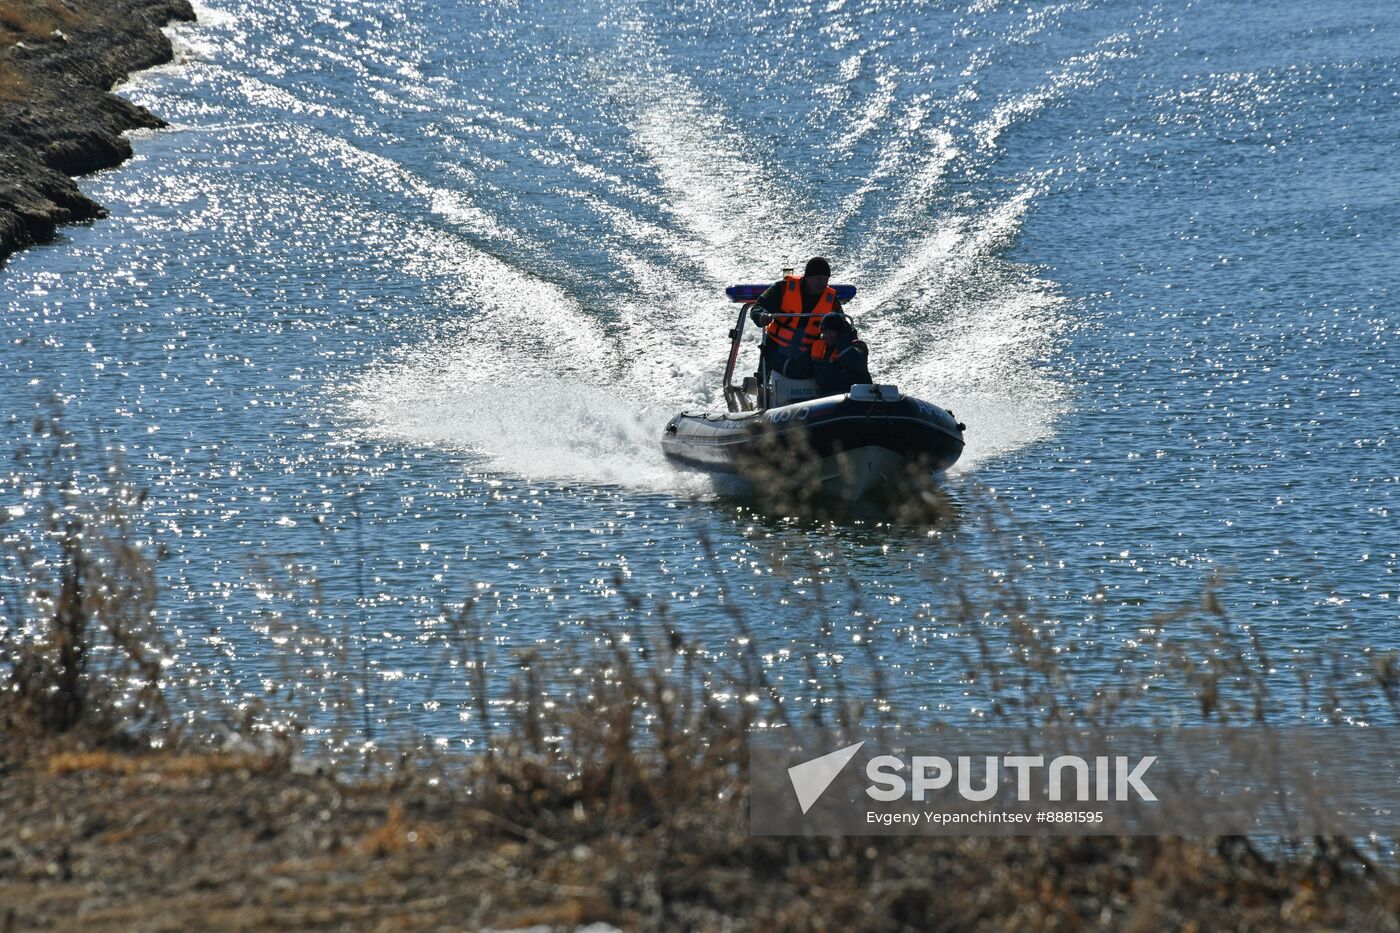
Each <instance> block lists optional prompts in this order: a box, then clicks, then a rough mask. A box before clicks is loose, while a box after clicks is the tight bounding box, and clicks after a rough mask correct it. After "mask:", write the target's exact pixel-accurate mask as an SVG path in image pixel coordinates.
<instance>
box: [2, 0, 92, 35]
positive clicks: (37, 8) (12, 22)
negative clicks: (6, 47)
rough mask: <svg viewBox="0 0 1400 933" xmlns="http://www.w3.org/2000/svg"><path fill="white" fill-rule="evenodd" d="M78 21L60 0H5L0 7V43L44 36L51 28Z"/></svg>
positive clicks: (79, 20) (52, 29)
mask: <svg viewBox="0 0 1400 933" xmlns="http://www.w3.org/2000/svg"><path fill="white" fill-rule="evenodd" d="M81 22H82V17H81V16H80V15H79V14H78V13H76V12H75V11H73V10H71V9H69V7H68V5H67V4H65V3H64V2H63V0H5V5H4V6H3V7H0V43H3V44H10V43H14V42H18V41H20V40H22V39H47V38H50V37H52V36H53V31H54V30H55V29H64V28H70V29H71V28H72V27H74V26H76V25H78V24H79V23H81Z"/></svg>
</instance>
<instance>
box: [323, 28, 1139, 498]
mask: <svg viewBox="0 0 1400 933" xmlns="http://www.w3.org/2000/svg"><path fill="white" fill-rule="evenodd" d="M1087 6H1088V4H1085V3H1066V4H1061V5H1058V6H1052V7H1047V8H1045V9H1044V10H1041V11H1038V12H1036V13H1035V14H1033V15H1028V16H1027V17H1025V18H1024V19H1020V18H1017V17H1014V16H1007V15H1004V13H1005V11H1002V12H1000V13H999V12H998V11H997V10H995V9H994V7H995V5H992V6H990V7H989V6H988V5H986V4H982V5H976V6H974V7H973V8H971V9H969V10H965V11H961V12H957V13H956V19H955V21H954V22H952V23H950V24H947V25H948V26H949V27H950V28H947V29H945V30H942V31H941V32H939V33H938V34H939V35H941V36H946V37H951V38H945V39H941V40H939V41H941V42H943V43H944V44H943V45H941V46H940V45H937V44H935V45H934V46H933V51H932V53H931V54H922V53H920V54H915V53H914V51H911V50H910V49H905V48H902V47H901V46H899V45H898V44H897V43H892V42H891V41H890V40H889V39H888V36H889V35H891V33H890V31H889V29H888V22H887V21H886V20H887V18H888V15H889V14H887V13H886V14H880V13H876V12H870V11H869V10H856V11H846V10H842V9H836V8H833V9H832V10H829V11H828V14H829V15H828V16H827V18H826V20H824V24H823V25H822V26H821V28H820V29H819V30H805V29H804V27H803V24H802V23H801V22H794V23H778V24H776V25H775V24H773V23H772V22H771V21H770V20H768V19H765V18H763V17H758V19H757V20H756V21H755V22H754V23H744V22H742V21H739V22H735V23H728V24H727V25H725V24H723V23H721V24H716V29H721V27H722V28H723V29H728V30H730V31H731V32H732V35H728V36H727V37H726V35H725V34H721V35H719V37H718V38H717V39H715V41H716V43H717V47H715V48H710V49H709V50H708V53H707V54H705V55H701V54H700V53H699V52H695V51H688V50H687V48H686V47H685V46H683V45H681V46H676V45H668V44H667V40H666V39H664V38H663V37H668V36H673V35H678V34H680V32H677V30H675V29H672V28H671V25H670V24H667V23H665V22H661V21H659V20H658V17H662V16H665V15H669V14H667V13H665V12H657V11H655V10H654V9H653V8H648V9H645V10H644V9H641V8H617V9H615V10H614V11H613V12H611V13H610V14H609V15H608V16H605V17H604V19H603V21H602V22H600V23H598V24H597V32H596V33H594V34H591V35H585V36H584V38H582V39H578V40H575V41H578V42H580V43H583V44H584V45H586V49H585V50H586V51H587V52H588V55H586V56H580V58H581V59H582V60H586V61H588V62H589V64H588V65H587V66H585V67H584V68H583V69H581V70H579V71H578V72H577V73H574V74H572V75H571V76H570V77H569V78H567V79H560V80H561V81H564V82H566V85H565V86H567V87H568V88H571V89H572V90H573V91H574V92H576V93H577V94H579V95H580V100H579V101H578V102H576V108H578V109H583V108H586V109H587V111H588V114H589V115H590V117H591V119H592V120H593V123H592V124H591V125H593V126H594V132H595V137H596V138H585V137H584V136H583V134H582V132H581V130H580V127H581V126H584V125H585V121H582V120H581V119H579V118H578V114H576V113H570V112H561V111H560V110H558V109H555V110H550V109H549V108H548V107H541V108H539V109H537V110H536V111H534V112H529V113H518V114H514V117H513V118H512V119H511V120H506V119H504V118H502V119H500V120H498V121H497V124H496V127H495V129H494V130H493V133H494V134H495V137H497V138H493V139H492V140H491V142H492V144H493V145H496V146H498V147H501V146H504V147H507V149H508V151H506V152H504V153H503V154H501V155H500V157H499V159H498V161H501V162H502V164H509V163H511V162H512V160H514V164H513V169H514V171H513V172H512V173H510V175H509V176H502V177H493V176H492V174H491V173H489V172H482V171H468V170H466V169H460V170H456V169H449V170H447V171H446V174H447V175H448V176H454V175H455V176H456V177H458V178H468V179H471V181H472V184H473V190H472V194H471V196H470V197H468V196H467V195H465V194H461V193H459V192H454V191H451V190H450V188H447V187H442V186H439V187H434V186H432V185H427V186H426V189H425V190H424V191H420V194H421V195H422V196H423V197H425V198H427V200H428V203H429V206H430V209H431V210H433V211H435V212H436V213H437V215H438V216H439V217H440V218H441V219H442V220H443V222H444V223H445V225H446V226H447V227H448V229H447V230H446V231H444V230H443V229H441V228H440V227H438V228H431V227H422V228H419V229H417V230H416V232H415V235H414V236H412V237H409V238H407V240H406V244H405V252H404V262H405V268H406V271H410V272H412V273H413V274H414V275H417V276H419V277H420V278H421V279H422V280H423V281H425V282H429V283H432V292H433V294H435V295H436V296H437V301H438V303H439V308H440V310H441V311H442V313H443V317H444V318H445V320H446V323H443V324H440V326H439V330H438V333H437V334H435V336H433V337H432V338H431V339H430V340H429V341H427V342H426V343H423V344H420V345H418V346H416V347H414V348H410V349H408V350H406V351H400V352H399V353H397V354H396V355H395V356H394V357H393V358H392V359H390V360H388V361H385V362H382V363H380V364H379V365H376V366H374V367H372V368H370V369H369V370H367V371H366V372H365V373H364V374H363V375H362V377H361V378H360V379H359V380H358V382H357V384H356V385H355V386H353V387H352V390H351V393H350V399H351V401H350V408H351V411H352V413H353V414H354V415H355V417H356V418H357V419H358V420H359V421H360V423H362V424H363V425H365V426H366V427H367V428H368V429H369V431H370V432H371V433H373V434H378V435H381V436H384V435H387V436H393V437H397V438H401V439H405V440H409V441H412V442H414V443H424V444H435V445H444V446H449V447H453V448H460V449H467V450H471V451H474V452H475V453H476V454H478V455H480V456H481V457H482V459H483V462H484V465H485V466H486V467H487V468H489V469H499V470H502V471H506V472H510V473H513V474H517V475H520V476H522V477H525V478H527V479H541V480H583V481H592V482H599V483H619V484H624V485H629V486H635V487H639V488H647V489H687V488H690V480H689V479H687V478H685V477H683V476H682V475H680V474H677V473H674V472H673V471H672V470H671V469H670V468H668V466H667V465H666V463H665V461H664V460H663V459H662V457H661V455H660V453H659V449H658V443H657V435H658V430H659V427H660V425H661V424H662V423H663V422H664V420H665V418H666V417H668V416H669V415H670V414H672V413H674V411H675V410H676V409H677V408H678V407H680V406H683V405H690V406H701V405H713V404H715V400H716V392H715V389H716V388H717V382H718V380H719V373H720V370H721V367H722V365H723V359H724V355H725V343H726V342H725V338H724V335H725V333H726V332H727V331H728V329H729V327H731V326H732V320H733V318H732V315H733V314H734V310H733V309H732V308H731V307H729V306H726V304H725V303H724V301H723V298H722V289H723V287H724V286H725V285H727V284H730V283H732V282H735V281H770V280H772V279H774V278H776V275H777V272H778V270H779V268H781V267H783V266H791V265H799V264H800V263H801V261H802V260H803V259H805V258H806V257H807V256H809V255H812V254H817V253H824V254H827V255H830V256H832V258H833V259H834V260H835V262H836V265H837V278H838V280H842V281H850V282H852V283H853V284H855V285H857V286H858V287H859V289H860V295H859V297H858V299H857V301H856V302H855V303H854V305H853V306H852V308H851V312H852V315H853V317H854V318H855V320H856V323H857V326H858V327H860V329H861V331H862V335H863V336H864V337H865V339H866V340H867V342H868V343H869V344H870V346H871V348H872V358H871V359H872V369H873V370H874V371H875V373H876V376H877V380H879V381H884V382H896V383H898V384H899V385H900V386H901V387H902V388H903V389H905V390H906V391H908V392H909V393H911V394H914V395H917V396H919V397H922V398H927V399H929V400H932V401H935V402H937V403H939V404H941V405H944V406H946V407H949V408H952V409H953V410H954V411H956V413H957V416H958V418H959V420H962V421H964V422H966V423H967V424H968V426H969V430H968V446H967V448H966V451H965V454H964V456H963V459H962V461H961V462H960V464H959V466H958V467H957V468H956V469H958V470H968V469H975V468H976V467H977V466H978V465H979V464H983V463H987V462H989V461H992V460H994V459H995V458H998V457H1002V456H1005V455H1007V454H1009V453H1011V452H1014V451H1016V450H1018V449H1021V448H1024V447H1025V446H1027V445H1029V444H1032V443H1034V442H1036V441H1038V440H1041V439H1043V438H1045V437H1047V436H1049V435H1050V434H1052V433H1053V430H1054V423H1055V420H1056V418H1057V417H1058V415H1059V414H1060V413H1061V412H1063V411H1064V410H1065V408H1066V406H1068V405H1069V404H1071V389H1070V383H1069V378H1068V376H1067V375H1066V374H1065V373H1063V372H1062V371H1061V370H1060V368H1059V367H1058V365H1057V360H1056V353H1057V350H1058V347H1059V345H1060V341H1062V340H1063V337H1064V334H1065V332H1066V331H1067V329H1068V327H1069V326H1070V322H1071V320H1072V303H1071V302H1070V301H1069V300H1068V299H1067V298H1066V297H1065V296H1064V295H1063V294H1062V293H1061V291H1060V290H1059V288H1058V287H1057V285H1056V284H1055V283H1054V282H1052V281H1049V280H1047V279H1044V278H1042V277H1041V276H1040V275H1039V274H1038V273H1037V272H1036V271H1035V270H1034V269H1033V268H1031V267H1029V266H1027V265H1026V264H1025V263H1021V262H1016V261H1013V260H1012V259H1010V258H1008V253H1009V251H1010V250H1011V249H1012V247H1014V245H1015V243H1016V240H1017V238H1018V236H1019V234H1020V232H1021V230H1022V227H1023V225H1024V223H1025V222H1026V219H1027V218H1028V217H1029V216H1031V214H1032V211H1033V209H1034V206H1035V204H1036V203H1037V201H1038V199H1039V198H1040V197H1041V196H1042V195H1043V194H1044V193H1045V192H1046V191H1047V190H1049V189H1050V188H1051V187H1052V186H1053V184H1054V179H1053V172H1051V171H1049V170H1046V169H1020V170H1016V171H1015V174H1012V175H1008V171H1009V170H1008V167H1007V166H1006V165H1005V164H1004V163H1003V158H1004V151H1003V148H1002V147H1003V138H1004V137H1005V136H1007V135H1008V133H1009V132H1010V131H1011V129H1012V128H1013V127H1015V126H1018V125H1021V124H1025V123H1027V122H1030V121H1033V120H1035V119H1037V118H1038V117H1039V116H1040V115H1042V114H1044V113H1045V112H1047V111H1049V110H1050V109H1052V107H1053V105H1055V104H1056V103H1057V102H1060V101H1063V100H1065V99H1067V98H1069V97H1071V96H1072V95H1073V94H1074V93H1075V92H1076V91H1077V90H1078V89H1081V88H1085V87H1092V86H1093V85H1094V84H1095V83H1097V82H1098V81H1100V80H1102V79H1103V77H1104V76H1106V75H1107V74H1108V71H1109V69H1110V68H1112V66H1113V63H1114V62H1115V61H1116V60H1118V59H1119V58H1122V57H1126V56H1130V55H1131V54H1132V49H1133V46H1134V43H1135V42H1137V41H1139V37H1137V36H1135V35H1133V34H1118V35H1113V36H1103V37H1100V38H1099V39H1097V40H1093V39H1090V40H1087V41H1088V44H1087V46H1080V47H1077V48H1075V49H1074V51H1073V52H1072V53H1071V54H1057V55H1056V56H1055V57H1052V58H1046V59H1045V61H1044V64H1043V66H1042V67H1041V68H1040V70H1039V71H1033V70H1030V69H1029V68H1024V67H1021V66H1020V65H1019V63H1018V60H1017V56H1021V55H1031V54H1032V53H1038V54H1042V55H1044V54H1045V52H1044V49H1042V48H1041V47H1040V46H1039V45H1037V43H1038V42H1039V41H1040V39H1041V38H1043V37H1044V36H1046V35H1052V34H1054V33H1055V32H1056V30H1057V29H1058V28H1059V27H1060V26H1062V25H1066V24H1068V23H1069V22H1070V21H1071V20H1072V19H1073V17H1074V16H1075V15H1076V13H1077V12H1079V11H1082V10H1083V9H1085V8H1086V7H1087ZM878 7H879V5H878V4H877V5H876V8H878ZM872 9H875V8H872ZM940 15H941V14H940ZM949 15H952V14H949ZM979 16H980V17H983V19H984V20H985V22H982V21H979V20H978V17H979ZM882 17H883V18H882ZM739 19H740V20H742V17H740V18H739ZM799 19H800V16H799ZM726 22H727V21H726ZM959 24H961V26H962V27H964V28H962V29H961V30H960V29H958V28H951V27H953V26H957V25H959ZM973 24H979V25H977V28H976V29H973V28H970V26H971V25H973ZM808 25H812V24H808ZM755 29H758V30H759V34H758V35H755V34H754V30H755ZM764 29H771V30H775V32H773V34H772V35H766V36H765V35H763V34H762V31H763V30H764ZM998 31H999V32H998ZM1067 31H1072V30H1067ZM816 32H821V33H823V34H829V35H830V36H834V37H836V38H835V39H833V40H832V41H831V44H832V46H833V47H834V48H836V50H837V52H838V54H836V55H835V56H831V55H822V56H813V57H812V58H811V59H810V62H811V63H810V64H808V65H806V66H805V67H804V68H802V69H798V70H796V71H792V70H789V69H771V70H769V71H761V70H760V71H755V68H754V64H753V58H754V57H753V55H752V53H751V49H752V48H753V47H754V46H755V45H760V46H761V45H763V44H764V43H765V42H767V43H769V44H772V45H776V46H784V45H788V46H790V45H793V44H795V43H801V42H804V41H808V39H809V37H810V35H813V34H816ZM988 33H995V34H997V36H998V38H997V39H996V41H994V42H992V44H991V45H990V46H989V45H988V44H987V38H986V37H987V35H988ZM522 34H523V35H527V34H528V33H527V32H526V31H522ZM518 41H525V40H523V39H522V40H518ZM959 42H961V43H963V44H962V45H961V46H960V45H958V43H959ZM726 43H728V44H727V45H726ZM687 56H691V57H689V58H688V57H687ZM998 69H1001V71H998ZM1023 72H1024V73H1035V74H1039V75H1041V77H1040V79H1039V80H1037V81H1035V82H1033V83H1032V84H1031V85H1030V86H1026V85H1025V84H1024V81H1023V80H1022V82H1021V83H1020V84H1019V85H1018V84H1010V85H1008V79H1007V75H1008V74H1012V75H1019V74H1021V73H1023ZM989 78H994V79H995V80H989ZM984 81H986V82H987V83H991V84H992V85H993V86H996V87H998V88H999V92H998V93H997V94H995V95H984V93H983V92H982V91H981V90H980V88H981V87H982V86H983V82H984ZM726 88H728V90H727V91H726V90H725V89H726ZM459 91H460V89H453V88H446V89H444V90H443V91H442V92H441V96H440V99H438V100H436V101H429V102H428V103H429V104H433V105H438V106H442V107H443V108H451V107H452V106H453V104H454V101H456V100H457V99H458V98H459V97H460V96H461V95H460V93H459ZM984 97H985V99H984ZM473 106H474V107H477V108H478V109H481V108H487V109H485V110H482V112H483V113H486V112H489V113H492V114H495V113H505V112H508V111H509V101H508V97H503V98H501V99H499V100H496V101H491V100H485V99H483V102H480V103H476V104H474V105H473ZM568 110H569V108H563V111H568ZM754 112H758V113H760V114H762V115H764V117H765V118H766V119H769V122H768V123H764V122H760V121H755V120H754V119H753V118H752V114H753V113H754ZM473 114H475V111H473ZM472 120H475V116H473V117H472ZM472 120H466V119H463V120H456V121H454V119H453V118H451V117H449V118H446V119H445V120H444V121H443V124H444V125H445V126H448V127H461V131H462V133H463V134H467V133H468V131H472V132H475V127H474V126H472V125H471V124H472ZM542 137H543V138H548V139H551V140H563V141H564V142H562V143H555V144H554V145H542V144H541V143H540V139H541V138H542ZM454 142H455V143H456V144H459V145H461V146H462V147H463V148H464V149H465V150H467V151H470V148H471V146H472V145H475V143H474V142H473V137H471V136H467V135H464V136H463V137H462V138H459V139H455V140H454ZM463 161H468V160H463ZM482 161H484V162H489V160H486V159H483V160H482ZM375 171H376V172H377V173H378V174H379V175H380V176H381V177H384V176H392V175H394V174H395V172H393V171H386V170H385V169H384V168H383V167H382V166H378V167H376V168H375ZM531 172H537V173H539V174H540V175H542V176H547V177H548V178H550V179H551V182H550V184H551V185H552V186H553V187H554V188H555V189H557V190H558V191H560V192H565V193H566V195H567V196H563V195H561V196H560V197H558V198H553V197H551V198H541V197H539V196H532V195H531V193H530V191H529V190H528V189H523V188H519V187H515V188H513V187H511V186H512V185H513V184H515V185H518V184H519V183H518V182H515V181H514V180H513V179H514V178H515V177H516V176H522V177H528V176H529V174H530V173H531ZM405 185H406V187H407V188H408V189H410V190H416V189H420V188H423V187H424V186H423V185H421V184H420V183H418V182H416V181H409V182H405ZM507 217H509V218H510V220H509V222H506V221H505V220H504V218H507ZM468 230H469V234H468V233H467V232H466V231H468ZM527 270H528V271H527ZM600 283H605V284H600ZM440 320H441V319H440ZM755 336H756V335H752V334H751V335H750V338H749V339H750V340H753V339H754V337H755ZM747 354H748V358H751V357H752V355H753V350H752V347H750V348H749V349H748V351H747ZM542 374H547V375H542Z"/></svg>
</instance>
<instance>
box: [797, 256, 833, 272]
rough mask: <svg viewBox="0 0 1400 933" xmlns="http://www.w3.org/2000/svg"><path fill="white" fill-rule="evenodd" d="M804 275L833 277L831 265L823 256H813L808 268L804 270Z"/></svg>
mask: <svg viewBox="0 0 1400 933" xmlns="http://www.w3.org/2000/svg"><path fill="white" fill-rule="evenodd" d="M802 274H803V275H825V276H827V277H830V276H831V263H829V262H827V261H826V259H825V258H823V257H821V256H813V257H812V258H811V259H809V260H807V268H806V269H804V270H802Z"/></svg>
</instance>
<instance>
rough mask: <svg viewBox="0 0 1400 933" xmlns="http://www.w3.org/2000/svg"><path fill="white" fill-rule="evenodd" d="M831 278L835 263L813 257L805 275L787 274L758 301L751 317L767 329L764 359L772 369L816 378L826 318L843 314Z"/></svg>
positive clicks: (804, 377) (790, 374) (794, 375)
mask: <svg viewBox="0 0 1400 933" xmlns="http://www.w3.org/2000/svg"><path fill="white" fill-rule="evenodd" d="M830 279H831V263H829V262H827V261H826V260H825V259H823V258H822V257H821V256H813V257H812V258H811V259H809V260H807V267H806V269H804V270H803V272H802V275H800V276H796V275H789V276H785V277H784V278H783V280H782V281H781V282H775V283H773V285H771V286H769V288H768V289H767V290H766V291H764V293H763V294H762V295H759V296H758V300H757V301H755V302H754V306H753V308H752V309H750V311H749V317H750V318H751V319H752V320H753V322H754V323H755V324H757V325H758V326H759V327H762V328H763V351H762V352H763V362H764V365H766V366H767V367H768V369H769V371H770V372H777V373H782V374H783V375H784V376H787V377H788V378H789V379H811V378H812V375H813V369H812V344H814V343H816V341H817V338H818V337H819V336H821V320H822V317H823V316H825V315H828V314H832V313H836V314H839V313H841V302H839V301H837V300H836V289H834V288H831V287H830V286H829V285H827V282H828V281H829V280H830Z"/></svg>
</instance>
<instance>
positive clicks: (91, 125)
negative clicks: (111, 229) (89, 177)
mask: <svg viewBox="0 0 1400 933" xmlns="http://www.w3.org/2000/svg"><path fill="white" fill-rule="evenodd" d="M192 19H194V11H193V10H192V9H191V7H190V5H189V3H188V0H4V3H3V6H0V261H3V259H4V258H5V257H6V256H7V255H9V254H10V253H11V252H13V251H14V250H16V249H19V248H21V247H24V246H28V245H30V244H33V243H42V242H44V241H46V240H49V239H52V238H53V236H54V235H55V231H56V229H57V227H58V226H59V225H60V224H64V223H70V222H73V221H80V220H90V219H92V218H95V217H101V216H103V211H102V208H101V206H100V205H98V204H96V203H95V202H93V201H92V200H91V199H89V198H87V197H86V196H84V195H83V194H82V192H80V191H79V190H78V187H77V185H75V184H74V183H73V181H72V179H71V178H70V177H69V176H72V175H83V174H86V173H89V172H95V171H97V170H99V169H103V168H110V167H112V166H114V165H118V164H120V163H121V162H123V161H124V160H126V159H128V158H130V157H131V144H130V143H129V142H128V141H127V140H126V139H125V137H124V136H123V135H122V134H123V133H125V132H126V131H127V130H132V129H137V128H142V127H145V128H154V127H159V126H163V125H164V124H163V123H162V122H161V121H160V119H159V118H157V117H156V116H155V115H153V114H152V113H150V111H148V110H146V109H144V108H142V107H137V106H135V105H134V104H132V103H130V102H129V101H126V100H123V99H122V98H120V97H117V96H115V95H112V94H109V93H107V91H108V89H109V88H111V87H112V86H113V85H115V84H116V83H117V82H119V81H121V80H123V79H124V78H126V76H127V75H128V74H130V73H131V72H133V71H139V70H141V69H143V68H150V67H151V66H153V65H158V64H161V63H163V62H168V61H170V59H171V57H172V55H173V52H172V49H171V47H170V40H169V39H167V38H166V37H165V35H164V33H162V32H161V31H160V28H159V27H160V26H162V25H164V24H165V23H168V22H170V21H172V20H192Z"/></svg>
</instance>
